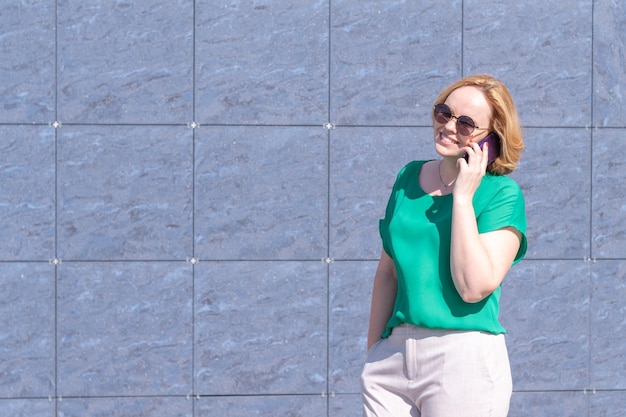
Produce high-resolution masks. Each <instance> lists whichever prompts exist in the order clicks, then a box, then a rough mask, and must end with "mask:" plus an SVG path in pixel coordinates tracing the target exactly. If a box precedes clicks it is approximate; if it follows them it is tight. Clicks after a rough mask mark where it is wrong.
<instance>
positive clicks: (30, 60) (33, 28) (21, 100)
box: [0, 1, 56, 123]
mask: <svg viewBox="0 0 626 417" xmlns="http://www.w3.org/2000/svg"><path fill="white" fill-rule="evenodd" d="M54 10H55V5H54V2H51V1H30V2H25V1H22V2H13V1H5V2H2V4H1V5H0V27H1V28H2V37H0V50H1V51H2V61H3V65H2V66H1V67H0V92H1V93H0V108H1V109H2V111H1V112H0V123H50V122H52V121H54V105H55V92H54V87H55V86H54V75H55V70H54V65H55V59H56V57H55V44H54V33H55V21H54Z"/></svg>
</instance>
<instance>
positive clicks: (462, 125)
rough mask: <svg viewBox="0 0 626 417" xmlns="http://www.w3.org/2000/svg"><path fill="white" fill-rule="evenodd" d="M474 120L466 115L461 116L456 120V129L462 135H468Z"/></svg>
mask: <svg viewBox="0 0 626 417" xmlns="http://www.w3.org/2000/svg"><path fill="white" fill-rule="evenodd" d="M475 126H476V125H475V124H474V121H473V120H472V119H471V118H470V117H468V116H461V117H459V119H458V120H457V122H456V129H457V130H458V131H459V133H460V134H461V135H463V136H469V135H471V134H472V133H473V132H474V127H475Z"/></svg>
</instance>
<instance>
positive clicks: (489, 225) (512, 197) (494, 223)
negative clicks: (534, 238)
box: [476, 178, 528, 264]
mask: <svg viewBox="0 0 626 417" xmlns="http://www.w3.org/2000/svg"><path fill="white" fill-rule="evenodd" d="M506 180H507V181H505V182H502V183H501V184H500V186H499V187H497V188H496V189H495V190H494V191H495V192H494V193H488V194H490V195H491V198H489V200H488V202H486V204H484V208H483V209H482V210H481V211H480V213H477V215H478V217H477V219H476V222H477V225H478V232H479V233H487V232H492V231H494V230H498V229H502V228H505V227H513V228H515V229H517V230H518V231H519V232H520V233H521V235H522V239H521V242H520V247H519V250H518V252H517V255H516V256H515V260H514V262H513V264H516V263H517V262H519V261H521V260H522V258H523V257H524V255H525V254H526V250H527V248H528V242H527V239H526V212H525V203H524V196H523V194H522V190H521V189H520V187H519V186H518V185H517V184H516V183H515V182H514V181H513V180H510V179H508V178H506Z"/></svg>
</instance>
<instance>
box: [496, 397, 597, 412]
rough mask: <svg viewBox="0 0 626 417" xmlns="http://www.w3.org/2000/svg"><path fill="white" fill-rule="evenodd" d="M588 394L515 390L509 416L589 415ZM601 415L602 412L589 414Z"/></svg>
mask: <svg viewBox="0 0 626 417" xmlns="http://www.w3.org/2000/svg"><path fill="white" fill-rule="evenodd" d="M587 401H588V396H587V395H585V394H583V393H582V392H569V391H561V392H559V391H549V392H513V397H512V398H511V406H510V408H509V415H508V417H528V416H542V417H581V416H587V415H588V414H587V412H588V406H587ZM589 416H590V417H591V416H600V414H589Z"/></svg>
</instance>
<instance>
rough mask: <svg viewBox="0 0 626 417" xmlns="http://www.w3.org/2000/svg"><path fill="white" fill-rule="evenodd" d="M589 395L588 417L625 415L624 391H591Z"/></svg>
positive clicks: (625, 394)
mask: <svg viewBox="0 0 626 417" xmlns="http://www.w3.org/2000/svg"><path fill="white" fill-rule="evenodd" d="M588 397H589V417H595V416H599V417H623V416H624V415H626V391H624V390H621V391H617V390H616V391H608V392H606V391H605V392H602V391H599V392H593V393H592V394H589V395H588Z"/></svg>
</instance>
